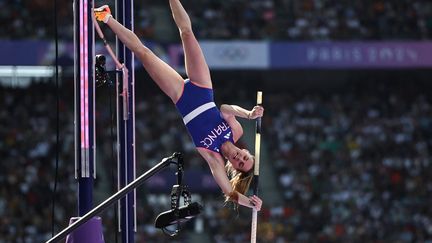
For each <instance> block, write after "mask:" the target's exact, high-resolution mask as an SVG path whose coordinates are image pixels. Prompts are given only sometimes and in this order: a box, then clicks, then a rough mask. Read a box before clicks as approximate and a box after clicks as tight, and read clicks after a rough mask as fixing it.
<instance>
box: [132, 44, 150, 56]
mask: <svg viewBox="0 0 432 243" xmlns="http://www.w3.org/2000/svg"><path fill="white" fill-rule="evenodd" d="M132 51H133V52H134V53H135V55H136V56H137V57H138V58H139V59H144V58H145V57H146V56H148V55H149V54H151V53H152V51H151V50H150V49H149V48H148V47H146V46H144V45H138V46H136V47H135V48H134V50H132Z"/></svg>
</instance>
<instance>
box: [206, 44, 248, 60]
mask: <svg viewBox="0 0 432 243" xmlns="http://www.w3.org/2000/svg"><path fill="white" fill-rule="evenodd" d="M214 53H215V57H216V58H218V59H221V60H227V61H241V60H245V59H247V57H248V56H249V49H248V48H247V47H245V46H222V47H216V48H215V50H214Z"/></svg>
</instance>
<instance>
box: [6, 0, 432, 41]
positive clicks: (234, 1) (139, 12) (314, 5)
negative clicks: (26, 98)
mask: <svg viewBox="0 0 432 243" xmlns="http://www.w3.org/2000/svg"><path fill="white" fill-rule="evenodd" d="M57 2H58V3H57V8H58V11H57V19H58V24H59V26H61V28H58V32H59V36H60V38H61V39H67V40H72V38H73V17H72V2H71V1H66V0H59V1H57ZM102 4H110V5H111V7H114V4H115V3H114V1H112V0H107V1H95V5H97V6H99V5H102ZM134 4H135V9H134V13H135V30H136V32H137V33H138V34H139V36H140V37H142V38H144V39H154V40H158V39H164V38H163V35H162V36H161V34H158V33H161V31H158V30H157V28H162V29H165V30H166V29H167V28H170V27H167V26H162V27H161V26H160V25H161V23H162V24H165V25H173V26H172V27H174V24H173V23H172V21H171V15H170V14H169V9H168V3H167V2H160V1H155V0H143V1H135V2H134ZM183 4H184V6H185V8H186V9H187V11H188V12H189V14H190V15H191V18H192V23H193V25H194V29H195V32H196V35H197V36H198V38H200V39H230V40H231V39H243V40H244V39H255V40H292V41H301V40H395V39H397V40H400V39H402V40H418V39H421V40H422V39H430V38H431V37H432V2H431V1H428V0H399V1H392V0H373V1H372V0H356V1H336V0H251V1H246V0H227V1H219V0H205V1H199V0H184V1H183ZM161 9H162V11H161ZM0 21H1V22H2V23H5V24H4V25H3V28H1V29H0V39H22V38H32V39H52V38H53V37H54V34H53V33H54V24H47V23H54V3H53V1H49V0H37V1H30V0H18V1H13V2H6V1H2V2H0ZM6 23H7V24H6ZM173 40H175V39H173ZM173 40H172V41H173Z"/></svg>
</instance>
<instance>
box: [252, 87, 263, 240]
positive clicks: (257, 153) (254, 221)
mask: <svg viewBox="0 0 432 243" xmlns="http://www.w3.org/2000/svg"><path fill="white" fill-rule="evenodd" d="M257 105H259V106H261V105H262V92H261V91H258V93H257ZM260 149H261V117H258V118H257V119H256V131H255V167H254V178H253V188H252V189H253V194H254V195H258V179H259V165H260ZM257 219H258V212H257V210H256V209H255V208H254V209H253V210H252V230H251V243H255V242H256V232H257Z"/></svg>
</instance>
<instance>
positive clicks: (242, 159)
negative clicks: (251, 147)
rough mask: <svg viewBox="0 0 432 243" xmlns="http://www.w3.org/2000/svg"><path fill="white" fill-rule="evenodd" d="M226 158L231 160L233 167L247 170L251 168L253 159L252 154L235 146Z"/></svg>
mask: <svg viewBox="0 0 432 243" xmlns="http://www.w3.org/2000/svg"><path fill="white" fill-rule="evenodd" d="M228 160H229V161H230V162H231V164H232V166H233V167H234V169H236V170H239V171H243V172H248V171H249V170H251V169H252V167H253V163H254V159H253V156H252V155H251V154H250V153H249V151H247V150H246V149H239V148H237V147H235V148H234V149H232V151H230V153H229V156H228Z"/></svg>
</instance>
